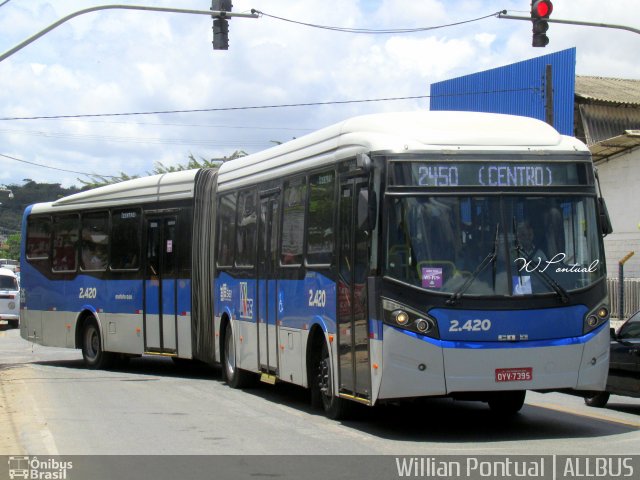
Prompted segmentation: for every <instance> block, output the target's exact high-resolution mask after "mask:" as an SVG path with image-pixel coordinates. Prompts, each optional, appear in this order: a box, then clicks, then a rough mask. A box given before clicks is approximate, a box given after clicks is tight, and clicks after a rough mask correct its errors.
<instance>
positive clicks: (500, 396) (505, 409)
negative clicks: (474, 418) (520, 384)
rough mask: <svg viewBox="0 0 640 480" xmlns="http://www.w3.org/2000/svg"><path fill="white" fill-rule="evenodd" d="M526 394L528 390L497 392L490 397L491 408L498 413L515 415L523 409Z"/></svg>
mask: <svg viewBox="0 0 640 480" xmlns="http://www.w3.org/2000/svg"><path fill="white" fill-rule="evenodd" d="M526 395H527V391H526V390H517V391H512V392H496V393H494V394H493V395H492V396H491V397H490V398H489V408H491V411H492V412H494V413H496V414H498V415H504V416H509V415H515V414H516V413H518V412H519V411H520V409H522V406H523V405H524V399H525V397H526Z"/></svg>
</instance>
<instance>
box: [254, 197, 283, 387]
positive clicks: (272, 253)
mask: <svg viewBox="0 0 640 480" xmlns="http://www.w3.org/2000/svg"><path fill="white" fill-rule="evenodd" d="M279 224H280V192H279V191H275V192H273V191H272V192H261V193H260V215H259V221H258V282H257V285H258V287H257V288H258V322H257V329H258V359H259V360H258V361H259V369H260V371H262V372H264V373H266V374H267V375H277V373H278V345H277V341H278V320H277V316H278V298H277V297H278V285H277V272H278V225H279Z"/></svg>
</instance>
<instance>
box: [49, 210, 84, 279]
mask: <svg viewBox="0 0 640 480" xmlns="http://www.w3.org/2000/svg"><path fill="white" fill-rule="evenodd" d="M79 231H80V218H79V217H78V215H64V216H59V217H54V219H53V256H52V259H51V269H52V270H53V271H54V272H75V270H76V266H77V257H78V252H77V248H78V238H79Z"/></svg>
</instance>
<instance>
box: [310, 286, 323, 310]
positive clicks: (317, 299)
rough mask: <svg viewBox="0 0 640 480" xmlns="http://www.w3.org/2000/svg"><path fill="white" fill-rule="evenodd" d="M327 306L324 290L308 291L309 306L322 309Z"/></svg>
mask: <svg viewBox="0 0 640 480" xmlns="http://www.w3.org/2000/svg"><path fill="white" fill-rule="evenodd" d="M326 304H327V292H326V290H309V306H310V307H324V306H325V305H326Z"/></svg>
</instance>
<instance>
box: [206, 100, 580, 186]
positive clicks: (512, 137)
mask: <svg viewBox="0 0 640 480" xmlns="http://www.w3.org/2000/svg"><path fill="white" fill-rule="evenodd" d="M480 150H486V151H500V150H503V151H523V152H542V151H545V152H549V151H555V152H558V153H559V152H563V151H570V152H577V151H581V152H588V151H589V150H588V149H587V147H586V146H585V145H584V144H583V143H582V142H580V141H579V140H577V139H575V138H573V137H567V136H564V135H561V134H559V133H558V132H557V131H556V130H555V129H554V128H553V127H551V126H549V125H547V124H546V123H544V122H541V121H540V120H536V119H533V118H529V117H519V116H514V115H503V114H495V113H479V112H445V111H437V112H431V111H415V112H396V113H380V114H372V115H363V116H359V117H353V118H350V119H347V120H345V121H343V122H340V123H337V124H335V125H332V126H330V127H327V128H324V129H322V130H318V131H317V132H314V133H311V134H309V135H305V136H303V137H300V138H298V139H295V140H292V141H290V142H287V143H284V144H282V145H278V146H276V147H273V148H270V149H268V150H264V151H262V152H258V153H255V154H253V155H249V156H247V157H241V158H239V159H236V160H231V161H228V162H225V163H224V164H222V166H221V167H220V173H219V177H218V183H219V185H220V189H221V190H225V189H226V188H230V187H232V186H235V185H237V184H238V182H240V183H241V182H242V180H241V179H242V178H244V177H247V176H251V181H258V182H259V181H262V180H267V179H268V178H277V177H281V176H284V175H286V174H288V173H291V171H292V169H294V168H295V169H298V168H314V167H316V166H320V165H323V164H327V163H331V162H335V161H336V160H341V159H343V158H348V157H350V156H355V154H357V153H369V152H389V153H403V152H407V151H411V152H416V151H423V152H427V151H449V152H455V151H480ZM294 165H295V166H294Z"/></svg>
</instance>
